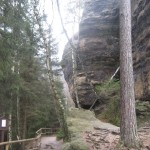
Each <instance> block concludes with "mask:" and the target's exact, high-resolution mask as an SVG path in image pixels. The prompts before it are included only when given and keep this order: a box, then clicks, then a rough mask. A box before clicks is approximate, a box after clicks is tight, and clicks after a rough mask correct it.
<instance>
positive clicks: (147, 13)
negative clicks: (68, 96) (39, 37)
mask: <svg viewBox="0 0 150 150" xmlns="http://www.w3.org/2000/svg"><path fill="white" fill-rule="evenodd" d="M132 16H133V21H132V24H133V61H134V77H135V94H136V99H137V100H140V101H141V100H143V101H147V102H146V104H145V105H146V107H147V109H149V102H148V101H150V59H149V57H150V52H149V50H150V40H149V35H150V1H149V0H132ZM77 45H78V48H77V50H76V60H77V68H76V72H77V75H76V78H75V80H76V84H77V91H78V96H79V100H80V105H81V107H83V108H89V107H90V106H91V105H92V104H93V102H94V101H95V99H96V95H95V92H94V91H93V86H95V85H96V84H101V83H103V82H105V81H107V80H109V79H110V77H111V76H112V75H113V74H114V72H115V71H116V69H117V68H118V66H119V5H118V0H94V1H93V0H87V1H86V3H85V8H84V12H83V17H82V20H81V23H80V30H79V41H78V43H77ZM69 51H71V48H70V46H69V44H68V45H67V46H66V49H65V51H64V56H63V64H64V65H63V68H64V73H65V78H66V81H67V82H68V84H69V88H70V91H71V93H72V97H73V99H74V101H76V100H75V96H74V88H73V79H74V77H73V75H72V60H71V54H70V53H69ZM91 83H92V86H91ZM144 109H145V107H144Z"/></svg>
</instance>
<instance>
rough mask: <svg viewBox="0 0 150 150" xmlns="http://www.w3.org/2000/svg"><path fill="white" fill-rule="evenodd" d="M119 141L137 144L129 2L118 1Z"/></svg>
mask: <svg viewBox="0 0 150 150" xmlns="http://www.w3.org/2000/svg"><path fill="white" fill-rule="evenodd" d="M120 75H121V126H120V128H121V129H120V130H121V141H122V142H123V144H124V145H125V146H128V147H135V146H137V143H138V135H137V123H136V112H135V96H134V77H133V62H132V40H131V1H130V0H120Z"/></svg>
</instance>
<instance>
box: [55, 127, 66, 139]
mask: <svg viewBox="0 0 150 150" xmlns="http://www.w3.org/2000/svg"><path fill="white" fill-rule="evenodd" d="M64 136H65V135H64V132H63V130H62V129H59V130H58V131H57V133H56V137H57V140H61V139H64Z"/></svg>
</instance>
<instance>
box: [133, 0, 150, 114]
mask: <svg viewBox="0 0 150 150" xmlns="http://www.w3.org/2000/svg"><path fill="white" fill-rule="evenodd" d="M132 24H133V32H132V35H133V62H134V78H135V95H136V99H137V100H140V101H147V102H146V105H145V102H143V104H140V103H139V105H140V107H137V108H139V109H140V108H141V113H143V111H145V113H148V112H149V115H150V103H149V102H150V38H149V37H150V1H149V0H141V1H139V3H138V5H137V6H136V8H135V10H134V13H133V21H132ZM148 101H149V102H148ZM141 105H142V107H141ZM144 106H145V107H144ZM138 112H140V110H139V111H138Z"/></svg>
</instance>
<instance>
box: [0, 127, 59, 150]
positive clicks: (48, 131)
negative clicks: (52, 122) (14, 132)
mask: <svg viewBox="0 0 150 150" xmlns="http://www.w3.org/2000/svg"><path fill="white" fill-rule="evenodd" d="M57 131H58V128H41V129H39V130H38V131H36V137H35V138H30V139H23V140H17V141H7V142H2V143H0V147H1V146H5V150H8V149H9V146H10V145H12V144H16V143H18V144H19V143H20V144H22V143H23V144H26V147H25V149H26V150H40V147H41V136H42V135H52V134H55V133H56V132H57ZM28 142H30V143H28ZM28 145H30V146H28ZM0 149H1V148H0Z"/></svg>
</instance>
